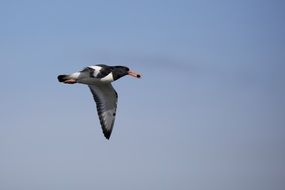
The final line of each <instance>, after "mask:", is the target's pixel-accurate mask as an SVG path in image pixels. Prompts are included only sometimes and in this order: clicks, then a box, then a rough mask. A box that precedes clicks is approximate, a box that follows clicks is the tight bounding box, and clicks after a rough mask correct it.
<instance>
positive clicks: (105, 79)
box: [100, 72, 114, 82]
mask: <svg viewBox="0 0 285 190" xmlns="http://www.w3.org/2000/svg"><path fill="white" fill-rule="evenodd" d="M100 81H102V82H113V81H114V77H113V74H112V72H111V73H109V74H108V75H107V76H105V77H103V78H101V79H100Z"/></svg>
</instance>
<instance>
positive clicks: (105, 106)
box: [88, 83, 118, 139]
mask: <svg viewBox="0 0 285 190" xmlns="http://www.w3.org/2000/svg"><path fill="white" fill-rule="evenodd" d="M88 86H89V88H90V90H91V92H92V94H93V98H94V100H95V102H96V106H97V112H98V116H99V120H100V123H101V126H102V130H103V133H104V136H105V137H106V138H107V139H109V138H110V136H111V133H112V130H113V126H114V122H115V117H116V109H117V101H118V95H117V92H116V91H115V89H114V88H113V86H112V85H111V83H105V84H96V85H88Z"/></svg>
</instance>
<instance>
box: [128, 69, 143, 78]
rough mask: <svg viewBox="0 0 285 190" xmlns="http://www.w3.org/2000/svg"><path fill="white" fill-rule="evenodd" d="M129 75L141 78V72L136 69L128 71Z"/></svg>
mask: <svg viewBox="0 0 285 190" xmlns="http://www.w3.org/2000/svg"><path fill="white" fill-rule="evenodd" d="M128 75H130V76H132V77H136V78H141V74H139V73H137V72H135V71H128Z"/></svg>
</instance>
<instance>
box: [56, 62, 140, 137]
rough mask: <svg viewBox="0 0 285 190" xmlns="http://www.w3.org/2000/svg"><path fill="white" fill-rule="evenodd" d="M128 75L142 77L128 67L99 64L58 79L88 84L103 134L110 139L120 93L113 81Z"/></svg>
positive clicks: (65, 81)
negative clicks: (114, 86)
mask: <svg viewBox="0 0 285 190" xmlns="http://www.w3.org/2000/svg"><path fill="white" fill-rule="evenodd" d="M126 75H130V76H133V77H136V78H141V75H140V74H139V73H136V72H135V71H131V70H130V69H129V68H128V67H125V66H108V65H103V64H99V65H95V66H88V67H85V68H84V69H82V70H81V71H78V72H75V73H72V74H69V75H59V76H58V77H57V79H58V81H59V82H63V83H65V84H75V83H81V84H86V85H88V87H89V88H90V91H91V93H92V95H93V98H94V100H95V102H96V106H97V112H98V116H99V120H100V123H101V127H102V131H103V134H104V136H105V137H106V138H107V139H109V138H110V136H111V133H112V130H113V126H114V122H115V117H116V110H117V101H118V94H117V92H116V91H115V89H114V88H113V86H112V84H111V83H112V82H114V81H116V80H118V79H119V78H121V77H123V76H126Z"/></svg>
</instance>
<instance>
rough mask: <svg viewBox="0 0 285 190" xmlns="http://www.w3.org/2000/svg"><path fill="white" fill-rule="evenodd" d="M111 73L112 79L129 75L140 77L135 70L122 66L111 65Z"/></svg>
mask: <svg viewBox="0 0 285 190" xmlns="http://www.w3.org/2000/svg"><path fill="white" fill-rule="evenodd" d="M112 74H113V78H114V80H118V79H119V78H121V77H123V76H126V75H130V76H133V77H136V78H141V75H140V74H139V73H137V72H135V71H131V70H130V69H129V68H128V67H124V66H113V67H112Z"/></svg>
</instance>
